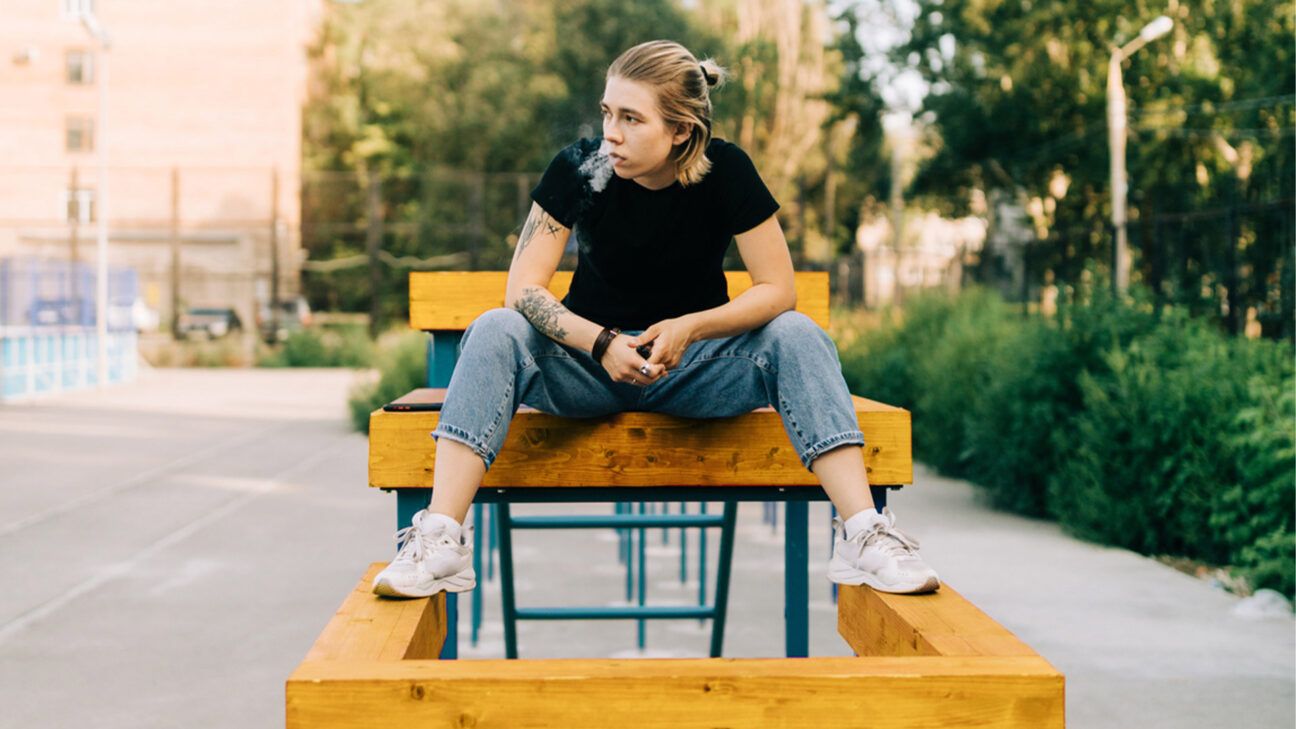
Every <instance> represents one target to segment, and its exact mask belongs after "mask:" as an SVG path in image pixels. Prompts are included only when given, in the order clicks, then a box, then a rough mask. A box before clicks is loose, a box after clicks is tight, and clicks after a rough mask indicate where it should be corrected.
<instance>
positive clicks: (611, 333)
mask: <svg viewBox="0 0 1296 729" xmlns="http://www.w3.org/2000/svg"><path fill="white" fill-rule="evenodd" d="M620 333H621V330H620V329H617V328H616V327H612V328H611V329H609V328H607V327H603V331H601V332H599V335H598V339H595V340H594V348H593V349H591V350H590V355H592V356H593V357H594V361H595V362H600V363H601V362H602V361H603V355H604V354H607V348H608V346H609V345H611V344H612V340H613V339H616V337H617V335H618V334H620Z"/></svg>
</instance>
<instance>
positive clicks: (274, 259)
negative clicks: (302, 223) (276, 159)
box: [257, 167, 279, 342]
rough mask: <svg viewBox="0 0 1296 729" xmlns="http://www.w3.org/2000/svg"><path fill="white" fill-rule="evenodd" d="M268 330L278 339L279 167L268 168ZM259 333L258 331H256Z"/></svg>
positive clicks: (275, 339) (273, 339) (275, 340)
mask: <svg viewBox="0 0 1296 729" xmlns="http://www.w3.org/2000/svg"><path fill="white" fill-rule="evenodd" d="M270 332H271V337H272V338H271V341H274V342H277V341H279V168H278V167H274V168H271V170H270ZM257 334H260V332H257Z"/></svg>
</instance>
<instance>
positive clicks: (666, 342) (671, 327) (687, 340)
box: [630, 318, 694, 376]
mask: <svg viewBox="0 0 1296 729" xmlns="http://www.w3.org/2000/svg"><path fill="white" fill-rule="evenodd" d="M693 337H694V331H693V327H692V326H690V325H689V323H688V321H687V320H686V319H684V318H677V319H663V320H662V321H659V322H657V323H656V324H653V325H652V326H650V327H648V328H647V329H645V330H643V333H641V334H640V335H639V336H637V337H630V347H631V348H632V349H633V348H634V347H638V346H641V345H644V344H651V345H652V354H651V355H649V357H648V364H649V365H652V367H653V368H654V369H656V368H657V367H658V366H660V367H661V368H662V373H663V376H664V374H665V373H666V372H668V371H670V370H673V369H675V368H676V367H678V366H679V363H680V359H681V358H683V357H684V350H686V349H688V347H689V345H690V344H692V343H693Z"/></svg>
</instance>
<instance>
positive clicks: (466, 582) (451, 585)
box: [373, 574, 477, 598]
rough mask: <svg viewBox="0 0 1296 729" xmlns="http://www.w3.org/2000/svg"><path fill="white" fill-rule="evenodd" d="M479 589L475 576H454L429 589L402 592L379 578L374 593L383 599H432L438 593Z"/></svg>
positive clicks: (375, 583) (435, 582) (433, 583)
mask: <svg viewBox="0 0 1296 729" xmlns="http://www.w3.org/2000/svg"><path fill="white" fill-rule="evenodd" d="M475 587H477V576H476V575H473V574H467V575H463V574H460V575H453V576H451V577H447V578H445V579H443V580H435V581H433V582H432V584H431V585H429V586H428V587H427V588H425V589H422V590H419V589H409V590H402V589H400V588H398V587H396V586H395V585H393V584H392V583H391V582H388V581H387V580H386V579H383V578H381V577H380V578H378V579H377V580H374V586H373V592H374V594H375V595H380V596H382V597H405V598H417V597H431V596H433V595H435V594H437V593H438V592H441V591H445V592H467V591H468V590H471V589H473V588H475Z"/></svg>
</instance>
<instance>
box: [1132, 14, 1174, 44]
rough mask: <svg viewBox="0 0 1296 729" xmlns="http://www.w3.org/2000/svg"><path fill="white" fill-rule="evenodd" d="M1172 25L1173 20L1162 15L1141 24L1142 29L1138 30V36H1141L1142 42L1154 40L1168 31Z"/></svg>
mask: <svg viewBox="0 0 1296 729" xmlns="http://www.w3.org/2000/svg"><path fill="white" fill-rule="evenodd" d="M1173 27H1174V21H1173V20H1171V19H1170V18H1169V17H1168V16H1165V15H1162V16H1160V17H1158V18H1157V19H1156V20H1153V21H1152V22H1151V23H1148V24H1147V25H1145V26H1143V30H1140V31H1139V37H1140V38H1142V39H1143V41H1144V42H1150V41H1154V40H1156V39H1157V38H1160V37H1161V36H1163V35H1165V34H1166V33H1169V32H1170V29H1171V28H1173Z"/></svg>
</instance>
